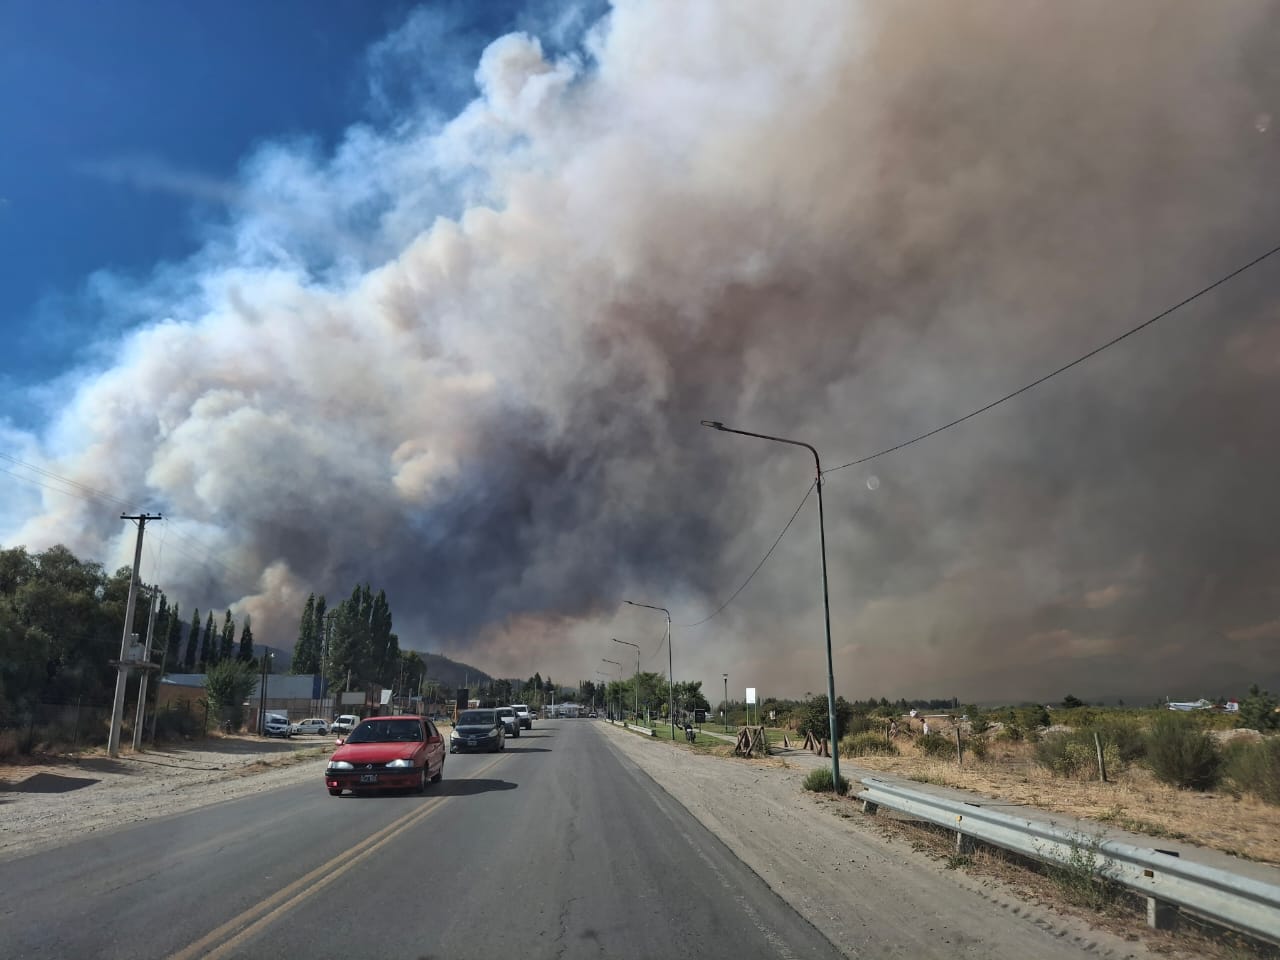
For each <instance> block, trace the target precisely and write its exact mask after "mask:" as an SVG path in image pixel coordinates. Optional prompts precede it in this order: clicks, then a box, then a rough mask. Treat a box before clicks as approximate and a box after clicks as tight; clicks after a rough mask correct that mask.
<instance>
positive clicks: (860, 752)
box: [840, 730, 898, 757]
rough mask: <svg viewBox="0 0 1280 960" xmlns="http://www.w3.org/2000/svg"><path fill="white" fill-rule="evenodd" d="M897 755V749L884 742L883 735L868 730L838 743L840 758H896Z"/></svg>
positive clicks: (886, 741)
mask: <svg viewBox="0 0 1280 960" xmlns="http://www.w3.org/2000/svg"><path fill="white" fill-rule="evenodd" d="M897 755H898V748H897V747H896V746H895V745H894V744H892V743H890V742H889V741H888V740H886V739H885V738H884V734H881V733H873V732H872V731H870V730H868V731H866V732H864V733H854V734H851V735H850V736H847V737H845V738H844V739H843V740H841V741H840V756H842V757H874V756H889V757H896V756H897Z"/></svg>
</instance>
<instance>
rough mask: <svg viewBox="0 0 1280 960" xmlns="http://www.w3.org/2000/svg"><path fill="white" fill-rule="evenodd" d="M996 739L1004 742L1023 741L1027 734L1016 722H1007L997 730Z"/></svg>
mask: <svg viewBox="0 0 1280 960" xmlns="http://www.w3.org/2000/svg"><path fill="white" fill-rule="evenodd" d="M996 739H997V740H999V741H1001V742H1002V743H1021V742H1022V741H1023V740H1024V739H1026V735H1025V734H1024V733H1023V732H1022V728H1021V727H1020V726H1018V725H1017V724H1016V723H1006V724H1005V725H1004V726H1003V727H1001V728H1000V729H999V730H998V731H997V732H996Z"/></svg>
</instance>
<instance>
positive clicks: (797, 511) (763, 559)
mask: <svg viewBox="0 0 1280 960" xmlns="http://www.w3.org/2000/svg"><path fill="white" fill-rule="evenodd" d="M816 484H817V481H816V480H814V481H810V483H809V488H808V489H807V490H805V492H804V496H803V497H801V498H800V502H799V503H798V504H796V509H795V511H794V512H793V513H792V514H791V519H790V520H788V521H787V525H786V526H785V527H783V528H782V532H781V533H780V534H778V537H777V539H776V540H774V541H773V546H771V547H769V549H768V551H767V552H766V553H765V555H764V556H763V557H761V558H760V562H759V563H757V564H756V566H755V569H754V570H752V571H751V573H750V574H749V575H748V576H747V579H745V580H743V581H742V585H741V586H740V587H738V589H737V590H735V591H733V593H731V594H730V595H729V599H728V600H726V601H725V602H724V603H722V604H720V606H718V607H716V609H715V611H714V612H712V613H711V614H709V615H707V616H705V617H703V618H702V619H701V620H697V621H695V622H693V623H677V624H676V626H677V627H700V626H702V625H703V624H704V623H706V622H707V621H708V620H712V619H714V618H716V617H718V616H720V613H721V612H722V611H723V610H724V608H725V607H727V606H729V604H731V603H733V601H734V600H736V599H737V597H738V594H740V593H741V592H742V591H743V590H745V589H747V584H749V583H750V582H751V581H752V580H753V579H754V578H755V575H756V574H757V573H759V572H760V568H761V567H763V566H764V565H765V563H766V562H767V561H768V559H769V558H770V557H771V556H773V551H774V550H775V549H777V546H778V544H780V543H781V542H782V538H783V537H785V536H786V535H787V531H788V530H790V529H791V524H793V523H795V522H796V517H798V516H800V511H801V510H802V509H803V508H804V505H805V504H806V503H808V502H809V494H811V493H813V488H814V486H815V485H816Z"/></svg>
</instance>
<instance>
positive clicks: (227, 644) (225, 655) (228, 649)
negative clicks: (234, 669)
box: [218, 609, 236, 660]
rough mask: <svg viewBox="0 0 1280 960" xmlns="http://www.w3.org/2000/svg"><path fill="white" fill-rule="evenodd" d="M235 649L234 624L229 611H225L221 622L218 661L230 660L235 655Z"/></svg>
mask: <svg viewBox="0 0 1280 960" xmlns="http://www.w3.org/2000/svg"><path fill="white" fill-rule="evenodd" d="M235 647H236V622H235V621H234V620H232V619H231V610H230V609H228V610H227V615H226V618H225V619H224V620H223V621H222V636H221V643H220V644H219V646H218V659H219V660H230V659H231V657H232V655H233V654H234V653H235Z"/></svg>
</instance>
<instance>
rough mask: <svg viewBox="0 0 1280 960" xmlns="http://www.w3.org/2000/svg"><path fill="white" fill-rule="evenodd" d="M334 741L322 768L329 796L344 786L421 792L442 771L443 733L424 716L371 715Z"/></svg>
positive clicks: (354, 789)
mask: <svg viewBox="0 0 1280 960" xmlns="http://www.w3.org/2000/svg"><path fill="white" fill-rule="evenodd" d="M338 744H339V746H338V749H337V750H336V751H334V754H333V756H332V757H330V758H329V765H328V766H327V767H326V768H325V771H324V783H325V786H326V787H328V788H329V796H331V797H336V796H338V795H339V794H341V793H342V791H343V790H350V791H351V792H352V793H364V792H365V791H366V790H404V789H406V788H408V789H412V790H416V791H417V792H418V793H422V792H423V791H425V790H426V789H427V783H428V781H434V780H439V779H440V778H441V777H443V776H444V752H445V748H444V737H442V736H440V731H439V730H437V729H436V726H435V724H434V723H432V722H431V721H430V720H428V719H427V718H426V717H370V718H369V719H368V720H361V721H360V723H359V724H358V725H357V726H356V728H355V729H354V730H352V731H351V733H350V734H348V735H347V737H346V739H345V740H344V739H339V740H338Z"/></svg>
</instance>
